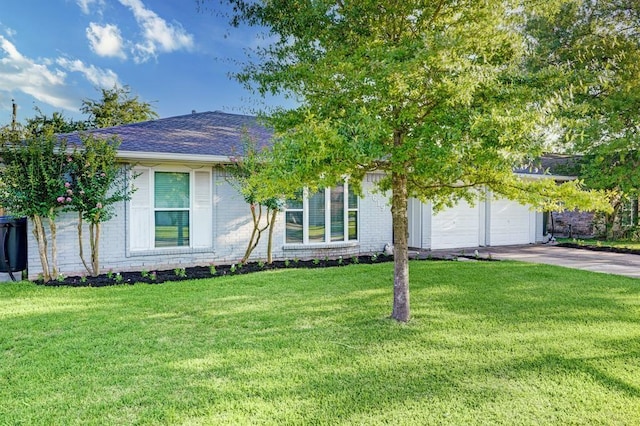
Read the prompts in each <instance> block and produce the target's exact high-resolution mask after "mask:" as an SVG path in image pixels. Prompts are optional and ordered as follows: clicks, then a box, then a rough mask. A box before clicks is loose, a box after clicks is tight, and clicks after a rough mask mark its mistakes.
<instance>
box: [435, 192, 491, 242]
mask: <svg viewBox="0 0 640 426" xmlns="http://www.w3.org/2000/svg"><path fill="white" fill-rule="evenodd" d="M483 223H484V202H477V203H475V205H473V206H472V205H471V204H469V203H468V202H467V201H465V200H460V202H459V203H458V204H457V205H455V206H453V207H451V208H448V209H445V210H442V211H441V212H438V213H437V214H435V215H433V218H432V220H431V249H446V248H459V247H460V248H462V247H477V246H479V245H483V244H484V237H483V234H484V232H483V231H484V226H483Z"/></svg>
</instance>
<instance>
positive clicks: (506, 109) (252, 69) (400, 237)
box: [227, 0, 602, 321]
mask: <svg viewBox="0 0 640 426" xmlns="http://www.w3.org/2000/svg"><path fill="white" fill-rule="evenodd" d="M227 2H228V3H229V4H231V5H232V6H233V10H234V14H233V16H232V19H231V21H232V24H234V25H242V24H245V23H247V24H249V25H255V26H258V27H263V28H266V31H267V32H268V33H269V34H268V35H269V38H267V39H268V40H273V42H272V43H271V44H269V45H267V46H266V47H262V48H259V49H258V51H257V53H258V58H259V59H258V60H257V61H256V62H252V63H248V64H246V66H245V68H244V69H243V71H242V72H240V73H239V74H237V78H238V79H239V80H240V81H242V82H244V83H246V84H247V85H248V86H249V87H251V88H253V89H256V90H258V91H259V92H261V93H262V94H266V93H272V94H284V95H288V96H292V97H294V98H295V99H296V100H297V101H298V104H299V107H297V108H295V109H292V110H276V111H274V112H272V113H271V114H270V115H269V116H268V117H266V119H267V122H268V123H269V124H270V125H271V126H273V128H274V129H275V132H276V133H275V143H274V146H273V150H272V154H271V158H270V161H269V162H268V163H267V166H266V167H265V168H264V170H262V171H261V173H260V174H259V177H258V178H257V179H254V180H253V182H254V185H255V189H256V191H257V193H258V194H260V196H261V197H263V198H265V199H266V198H268V197H273V196H276V195H278V196H284V197H292V196H294V195H295V194H298V193H299V189H300V186H301V185H304V186H306V187H308V188H309V190H310V191H313V190H316V189H319V188H324V187H329V186H333V185H337V184H339V183H340V182H342V181H343V180H344V179H345V178H348V180H349V185H350V187H355V188H358V187H360V184H361V182H362V180H363V178H364V176H365V174H366V173H368V172H373V171H376V172H383V177H382V179H381V180H379V181H378V182H377V186H378V189H379V190H380V191H383V192H390V199H391V201H390V203H391V214H392V218H393V238H394V241H393V242H394V247H395V253H394V254H395V261H394V262H395V265H394V286H393V288H394V301H393V311H392V315H391V316H392V317H393V318H394V319H396V320H398V321H408V320H409V318H410V304H409V263H408V250H407V244H408V242H407V237H408V227H407V202H408V199H409V198H410V197H416V198H418V199H421V200H430V201H431V202H432V203H433V205H434V207H435V208H436V209H437V208H441V207H443V206H450V205H453V204H454V203H456V202H457V201H458V200H460V199H467V200H469V201H471V202H475V201H477V199H478V198H477V197H478V194H479V193H481V192H483V191H484V189H485V188H489V189H490V190H491V191H492V192H493V193H494V194H496V195H499V196H502V197H506V198H510V199H515V200H519V201H522V202H526V203H530V204H531V205H532V206H535V207H538V208H545V209H558V208H560V205H561V200H562V202H564V203H565V204H564V205H565V206H571V207H581V208H594V207H599V206H602V203H601V201H602V200H601V198H600V197H598V196H594V194H588V193H586V192H584V191H582V190H581V188H580V185H579V183H578V182H572V183H568V184H565V185H560V186H557V185H556V184H555V183H554V182H553V181H551V180H546V179H540V180H523V179H520V178H518V177H517V176H516V175H514V173H513V169H514V167H516V166H522V165H523V164H527V162H528V161H530V160H532V159H533V158H535V157H536V156H539V155H540V154H541V153H542V149H543V136H544V135H545V132H544V131H543V129H544V126H545V124H546V119H547V118H548V116H549V114H550V113H552V112H553V111H554V103H553V102H552V100H553V99H554V98H553V93H551V92H550V91H549V90H548V87H547V85H546V80H547V79H548V78H549V76H550V75H552V76H554V78H559V77H557V76H559V75H562V72H560V71H558V70H557V69H554V68H551V67H550V68H548V69H540V70H538V71H537V72H536V73H532V72H528V71H527V68H526V64H527V61H526V59H527V54H528V53H529V52H530V51H531V49H529V48H528V46H529V44H530V43H531V40H530V39H529V38H528V37H527V34H526V33H525V28H526V17H527V16H529V15H530V13H538V12H539V11H529V10H526V9H525V6H522V5H521V3H522V2H519V1H509V0H506V1H505V0H486V1H476V0H467V1H464V0H463V1H460V0H440V1H418V0H407V1H402V2H397V1H391V0H376V1H373V0H361V1H347V0H344V1H342V0H333V1H329V0H324V1H323V0H296V1H294V0H262V1H260V0H256V1H243V0H228V1H227ZM556 3H559V2H545V4H544V8H545V13H554V11H557V10H558V9H557V8H556V6H557V4H556Z"/></svg>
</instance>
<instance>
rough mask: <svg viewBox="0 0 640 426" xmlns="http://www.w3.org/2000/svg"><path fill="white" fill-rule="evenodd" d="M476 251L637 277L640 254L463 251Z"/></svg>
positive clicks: (545, 248)
mask: <svg viewBox="0 0 640 426" xmlns="http://www.w3.org/2000/svg"><path fill="white" fill-rule="evenodd" d="M475 250H478V256H481V257H488V256H489V255H491V257H492V258H494V259H501V260H502V259H506V260H518V261H521V262H532V263H546V264H549V265H558V266H565V267H567V268H575V269H584V270H587V271H592V272H602V273H605V274H617V275H625V276H627V277H633V278H640V255H635V254H622V253H609V252H603V251H591V250H584V249H575V248H566V247H558V246H555V245H549V244H535V245H521V246H502V247H478V248H469V249H464V254H465V255H473V254H474V251H475ZM461 251H462V250H457V251H453V250H433V251H431V252H430V253H431V254H432V256H434V257H435V256H439V255H445V254H447V253H449V254H450V255H454V256H455V255H456V254H457V255H459V254H460V253H461ZM428 253H429V252H428ZM428 253H427V254H428Z"/></svg>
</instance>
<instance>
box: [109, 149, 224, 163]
mask: <svg viewBox="0 0 640 426" xmlns="http://www.w3.org/2000/svg"><path fill="white" fill-rule="evenodd" d="M117 157H118V159H120V160H128V161H140V160H147V161H148V160H153V161H168V162H188V163H192V162H193V163H229V162H230V161H231V159H230V158H229V156H227V155H204V154H177V153H173V152H146V151H118V154H117Z"/></svg>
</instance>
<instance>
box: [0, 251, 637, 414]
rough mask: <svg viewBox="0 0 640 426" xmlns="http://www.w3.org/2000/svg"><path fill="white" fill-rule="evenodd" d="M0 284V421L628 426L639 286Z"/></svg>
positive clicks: (347, 275)
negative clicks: (395, 304)
mask: <svg viewBox="0 0 640 426" xmlns="http://www.w3.org/2000/svg"><path fill="white" fill-rule="evenodd" d="M392 268H393V266H392V264H390V263H387V264H377V265H352V266H348V267H344V268H328V269H315V270H279V271H269V272H261V273H257V274H251V275H244V276H234V277H225V278H216V279H210V280H201V281H183V282H179V283H169V284H163V285H135V286H116V287H109V288H48V287H38V286H35V285H32V284H30V283H8V284H2V285H0V424H2V425H4V424H7V425H14V424H24V425H41V424H42V425H43V424H46V425H49V424H65V425H91V424H141V425H147V424H149V425H151V424H184V425H210V424H234V425H236V424H331V425H333V424H398V425H401V424H407V425H409V424H420V425H423V424H445V425H447V424H450V425H460V424H509V425H514V424H516V425H517V424H522V425H534V424H563V425H564V424H637V422H638V419H640V282H639V281H637V280H634V279H631V278H624V277H617V276H609V275H603V274H595V273H590V272H585V271H574V270H569V269H564V268H559V267H552V266H543V265H533V264H524V263H515V262H477V263H475V262H473V263H471V262H470V263H457V262H413V263H412V264H411V272H412V290H411V297H412V299H411V302H412V311H413V319H412V321H411V322H410V323H409V324H398V323H396V322H394V321H392V320H389V319H387V316H388V314H389V312H390V309H391V306H390V304H391V299H392V294H391V293H392V285H391V279H392Z"/></svg>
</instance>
